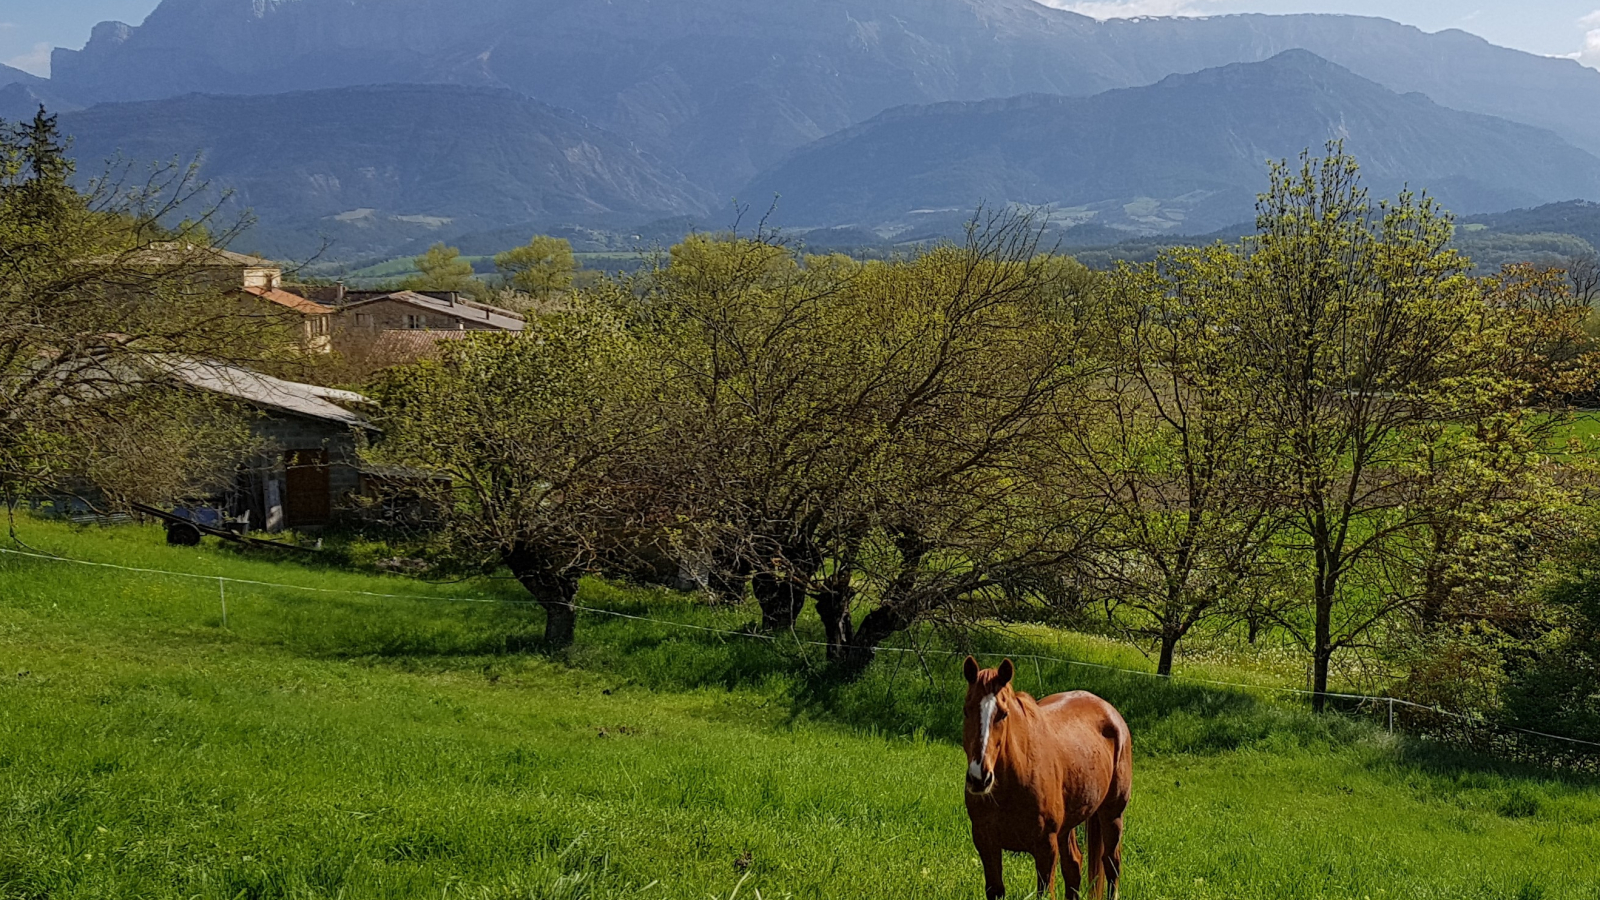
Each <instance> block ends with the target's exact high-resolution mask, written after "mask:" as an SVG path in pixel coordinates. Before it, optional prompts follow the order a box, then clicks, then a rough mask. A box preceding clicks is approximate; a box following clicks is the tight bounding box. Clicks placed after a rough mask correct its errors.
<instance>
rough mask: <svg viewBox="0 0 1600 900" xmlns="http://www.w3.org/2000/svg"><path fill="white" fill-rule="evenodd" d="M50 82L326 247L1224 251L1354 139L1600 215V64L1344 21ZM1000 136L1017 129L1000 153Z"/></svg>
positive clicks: (757, 23)
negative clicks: (1025, 233)
mask: <svg viewBox="0 0 1600 900" xmlns="http://www.w3.org/2000/svg"><path fill="white" fill-rule="evenodd" d="M1294 50H1301V51H1306V52H1305V53H1301V54H1290V55H1289V56H1284V55H1283V54H1284V53H1285V51H1294ZM1313 55H1314V56H1313ZM1241 64H1245V65H1241ZM1257 66H1259V67H1257ZM18 74H25V73H18ZM1173 76H1182V77H1179V78H1176V79H1174V78H1173ZM1279 78H1283V79H1286V80H1287V81H1286V83H1284V84H1274V83H1273V82H1274V80H1275V79H1279ZM29 79H31V76H28V78H21V77H16V76H13V75H9V74H7V73H6V72H0V117H6V118H16V117H20V116H21V115H22V114H24V113H25V112H27V111H29V110H31V109H32V108H34V107H35V105H36V104H38V103H40V102H43V103H44V104H45V105H47V106H49V107H51V108H53V109H59V110H64V111H65V110H72V109H74V108H78V107H91V106H95V104H99V106H95V108H93V109H84V110H82V111H80V112H71V113H69V114H68V115H66V116H65V117H64V122H65V123H66V126H67V130H69V131H70V132H72V133H73V134H74V135H75V137H76V139H77V144H76V146H77V147H78V150H79V154H80V160H81V161H89V162H90V163H92V162H93V161H97V160H98V159H99V158H100V156H101V155H103V154H108V153H109V152H110V151H113V150H117V149H120V150H122V151H123V153H124V156H125V157H127V158H137V159H139V160H140V161H143V159H144V158H145V157H148V156H151V155H152V154H159V156H155V157H154V158H169V157H170V156H173V155H177V156H183V157H188V156H190V155H192V154H193V153H194V152H195V151H205V160H206V162H205V174H206V175H207V177H209V178H210V179H212V180H213V181H214V182H215V183H217V184H219V185H225V186H229V187H232V188H233V189H234V190H235V192H236V193H235V200H234V202H237V203H248V205H249V206H251V207H252V208H253V209H255V211H256V213H257V215H258V216H259V217H260V219H261V222H262V230H261V231H260V232H259V237H260V241H261V248H262V249H267V250H275V249H277V248H279V247H288V246H290V245H291V244H292V245H293V246H295V247H303V246H306V245H308V244H309V243H311V242H312V236H313V235H318V234H326V235H328V236H331V237H333V238H334V239H335V240H337V241H339V242H340V246H341V247H343V248H344V249H343V251H341V252H346V253H347V254H361V253H378V252H382V251H383V250H384V249H385V248H389V249H393V248H397V247H399V246H400V245H401V244H402V243H404V242H406V241H415V240H423V239H428V238H430V237H449V236H451V235H452V234H462V233H465V232H473V233H476V234H490V233H499V232H498V231H497V230H504V229H507V228H510V229H511V232H508V233H514V232H516V231H517V230H519V229H520V230H526V229H529V228H545V229H547V228H551V227H554V226H557V225H563V224H567V225H582V226H583V227H603V228H613V227H614V228H616V229H617V230H618V231H619V232H620V233H625V234H626V233H645V232H646V231H648V229H647V228H645V227H644V226H645V224H646V223H648V222H650V221H652V220H654V219H663V218H670V219H671V220H672V221H679V220H685V221H692V220H694V219H695V218H696V217H700V218H701V220H702V221H706V222H709V223H710V224H711V225H712V226H713V227H714V226H717V225H723V224H726V223H725V222H723V221H722V220H721V219H722V218H725V217H723V216H722V214H721V213H714V214H713V215H712V216H711V218H710V219H705V218H704V217H705V214H706V211H707V210H716V209H719V208H725V207H726V205H727V204H728V203H729V201H730V200H731V199H732V198H733V197H738V198H739V199H740V200H743V201H747V202H751V203H753V204H758V205H761V206H762V207H763V208H764V207H765V204H766V203H767V202H768V201H769V199H770V196H771V195H772V194H773V193H780V194H782V195H783V199H782V200H781V202H780V211H781V216H782V217H783V219H784V220H785V221H793V222H796V223H805V224H807V225H841V224H846V223H863V222H867V223H871V224H872V225H873V226H874V227H875V228H877V229H878V231H879V232H884V233H887V232H892V231H895V230H898V229H902V228H906V227H910V228H911V229H912V231H913V232H914V231H916V230H917V228H919V227H921V226H922V225H924V224H928V225H930V227H933V228H934V230H938V229H940V228H947V227H948V225H949V223H948V222H947V221H941V222H937V223H935V222H934V220H935V219H938V218H939V215H934V214H925V215H923V217H922V218H923V219H926V220H927V221H926V222H923V221H922V220H921V219H914V220H913V221H910V222H908V221H906V218H905V217H906V214H907V213H909V212H910V211H912V210H919V209H940V210H944V209H970V208H971V207H972V206H974V205H975V204H976V203H977V202H978V201H979V200H987V201H988V202H990V203H991V204H1000V203H1007V202H1021V203H1038V204H1050V205H1052V206H1053V207H1055V208H1056V209H1057V210H1058V211H1062V212H1064V213H1065V214H1067V215H1068V216H1069V220H1071V219H1070V217H1071V216H1078V217H1080V218H1081V219H1082V220H1083V221H1086V222H1090V223H1091V225H1092V227H1095V228H1105V227H1112V228H1116V229H1121V230H1124V231H1126V230H1129V229H1131V230H1132V231H1134V232H1146V233H1149V232H1163V231H1173V230H1194V231H1203V230H1206V229H1208V228H1209V227H1213V226H1216V225H1218V224H1219V223H1220V224H1226V222H1225V221H1224V220H1226V219H1227V218H1228V217H1229V216H1236V215H1239V214H1240V213H1241V211H1242V212H1246V213H1247V212H1248V209H1247V202H1248V199H1249V198H1250V197H1251V196H1253V194H1254V192H1255V191H1257V190H1259V189H1260V188H1261V186H1262V184H1263V183H1264V181H1263V180H1262V176H1261V173H1262V172H1263V171H1264V169H1263V163H1264V160H1265V159H1266V158H1267V157H1270V156H1290V155H1293V154H1295V153H1297V152H1299V151H1300V150H1301V149H1304V148H1306V147H1313V148H1314V147H1319V146H1320V145H1321V144H1322V142H1323V141H1324V140H1326V139H1328V138H1330V137H1341V136H1342V137H1346V138H1347V139H1348V141H1349V142H1350V149H1352V150H1354V151H1355V152H1357V153H1358V154H1359V155H1361V156H1362V158H1363V159H1364V161H1365V162H1366V163H1367V165H1368V170H1369V172H1370V173H1371V174H1372V175H1373V177H1374V179H1375V180H1376V182H1378V183H1381V184H1383V185H1384V186H1390V185H1398V184H1399V183H1401V182H1407V183H1410V184H1412V185H1413V186H1416V187H1427V188H1430V189H1432V190H1433V192H1434V193H1435V194H1437V195H1439V196H1441V197H1442V198H1443V199H1446V200H1447V201H1449V202H1452V203H1457V204H1461V205H1462V207H1463V208H1464V209H1469V210H1490V209H1494V208H1496V207H1497V206H1498V207H1499V208H1506V207H1509V206H1514V205H1528V204H1532V203H1537V202H1543V201H1545V200H1554V199H1574V198H1586V199H1600V192H1597V191H1596V189H1595V188H1594V187H1593V185H1594V181H1593V172H1594V171H1595V168H1594V167H1595V161H1596V157H1595V156H1592V155H1591V154H1595V153H1600V116H1596V115H1593V114H1592V113H1593V112H1594V111H1597V110H1600V72H1597V71H1595V70H1592V69H1587V68H1584V67H1583V66H1581V65H1579V64H1578V63H1576V62H1574V61H1572V60H1559V59H1549V58H1544V57H1539V56H1535V55H1532V54H1527V53H1521V52H1518V51H1514V50H1509V49H1506V48H1502V47H1496V46H1493V45H1491V44H1489V43H1488V42H1486V41H1483V40H1482V39H1480V38H1477V37H1474V36H1472V35H1469V34H1467V33H1465V32H1460V31H1445V32H1440V33H1437V34H1427V33H1424V32H1422V31H1420V30H1418V29H1415V28H1411V27H1409V26H1404V25H1399V24H1397V23H1394V22H1390V21H1387V20H1383V19H1375V18H1363V17H1353V16H1325V15H1303V16H1267V15H1244V16H1218V17H1209V18H1146V19H1137V20H1109V21H1104V22H1101V21H1096V20H1094V19H1092V18H1088V17H1085V16H1081V15H1077V14H1074V13H1070V12H1066V11H1062V10H1058V9H1054V8H1050V7H1046V6H1043V5H1041V4H1039V3H1037V2H1034V0H787V2H783V3H752V2H750V0H163V2H162V3H161V4H160V5H159V6H158V7H157V9H156V10H155V11H154V12H153V13H151V14H150V16H149V17H148V18H147V19H146V21H145V22H144V23H143V24H141V25H139V26H137V27H135V26H130V25H125V24H121V23H114V22H112V23H102V24H101V25H99V26H96V28H95V29H94V31H93V33H92V35H91V36H90V39H89V41H88V42H87V44H86V45H85V46H84V47H83V48H82V49H81V50H68V49H61V50H57V51H56V53H55V56H54V58H53V61H52V77H51V79H50V80H49V81H47V82H46V81H40V80H39V79H31V80H29ZM8 80H9V83H8ZM379 84H384V85H389V87H384V88H381V89H380V88H376V87H373V86H374V85H379ZM423 86H427V87H426V88H424V87H423ZM1129 89H1132V90H1129ZM450 91H455V92H457V93H449V92H450ZM197 93H198V94H204V95H209V96H207V97H200V96H194V95H195V94H197ZM1417 95H1421V96H1417ZM263 97H275V98H278V99H275V100H266V99H262V98H263ZM454 98H459V102H458V101H457V99H454ZM247 113H248V114H247ZM1074 123H1076V124H1074ZM991 127H994V128H1002V129H1005V134H1006V135H1007V137H1008V140H1007V141H1005V142H1003V143H1001V144H998V145H997V144H995V143H994V142H991V143H989V144H987V145H986V144H984V141H983V137H982V134H981V133H980V132H981V130H982V129H984V128H991ZM908 142H909V143H908ZM874 153H876V154H881V156H879V157H874V156H871V155H870V154H874ZM902 159H903V163H902V162H897V160H902ZM82 167H83V168H85V169H88V168H93V165H92V164H89V165H84V166H82ZM869 171H871V172H874V173H876V174H875V175H874V176H873V177H872V178H870V179H869V178H867V177H866V173H867V172H869ZM368 211H370V212H368ZM1090 213H1093V216H1090V215H1089V214H1090ZM930 216H931V217H930ZM1235 221H1236V220H1235ZM616 223H625V224H616ZM1085 227H1089V226H1085ZM908 233H910V232H908ZM295 242H298V243H295Z"/></svg>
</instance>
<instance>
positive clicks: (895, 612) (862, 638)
mask: <svg viewBox="0 0 1600 900" xmlns="http://www.w3.org/2000/svg"><path fill="white" fill-rule="evenodd" d="M910 627H911V618H910V617H909V616H906V615H904V614H903V613H901V612H900V610H899V608H898V607H896V606H894V605H893V604H885V605H883V606H880V607H878V608H877V609H875V610H873V611H872V612H870V613H867V616H866V618H864V619H862V620H861V627H860V628H857V629H856V632H855V634H854V635H852V636H851V638H850V640H849V642H847V643H846V644H845V645H844V646H843V647H842V648H841V649H840V652H839V654H838V657H837V659H836V660H835V661H836V662H837V663H838V664H839V666H840V669H841V671H843V672H844V673H846V674H847V675H849V676H850V677H852V678H854V677H857V676H859V675H860V674H861V673H863V672H865V671H866V670H867V666H869V665H871V664H872V660H873V657H875V656H876V655H877V653H878V645H879V644H881V643H883V642H884V641H886V640H888V639H889V638H890V637H891V636H893V635H894V634H895V632H898V631H905V630H906V629H907V628H910Z"/></svg>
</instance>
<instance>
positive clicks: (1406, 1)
mask: <svg viewBox="0 0 1600 900" xmlns="http://www.w3.org/2000/svg"><path fill="white" fill-rule="evenodd" d="M157 2H158V0H0V62H3V63H5V64H6V65H9V66H15V67H16V68H19V69H24V70H26V71H29V72H32V73H34V74H35V75H48V74H49V72H50V48H52V47H82V46H83V43H84V41H86V40H88V38H89V29H90V28H92V27H94V25H95V23H96V22H103V21H106V20H109V19H115V20H118V21H122V22H127V23H129V24H134V25H137V24H138V23H139V22H141V21H143V20H144V17H145V16H146V15H149V13H150V11H151V10H152V9H154V8H155V7H156V4H157ZM1041 2H1045V3H1047V4H1048V5H1050V6H1058V7H1061V8H1063V9H1071V10H1073V11H1075V12H1080V13H1084V14H1085V15H1091V16H1094V17H1096V18H1114V17H1125V16H1141V15H1146V16H1172V15H1186V16H1193V15H1202V16H1203V15H1223V14H1227V13H1242V12H1262V13H1294V12H1326V13H1351V14H1355V15H1368V16H1382V17H1384V18H1388V19H1395V20H1397V21H1400V22H1404V23H1406V24H1408V25H1415V26H1417V27H1418V28H1421V29H1423V30H1425V31H1440V30H1443V29H1446V28H1460V29H1463V30H1465V31H1470V32H1472V33H1473V34H1477V35H1481V36H1483V37H1485V38H1487V39H1489V40H1490V41H1493V42H1494V43H1496V44H1501V45H1504V46H1507V47H1515V48H1517V49H1519V50H1527V51H1529V52H1530V53H1538V54H1541V55H1543V56H1568V57H1572V58H1574V59H1578V60H1580V61H1582V62H1584V63H1585V64H1587V65H1590V66H1594V67H1595V68H1597V69H1600V0H1041Z"/></svg>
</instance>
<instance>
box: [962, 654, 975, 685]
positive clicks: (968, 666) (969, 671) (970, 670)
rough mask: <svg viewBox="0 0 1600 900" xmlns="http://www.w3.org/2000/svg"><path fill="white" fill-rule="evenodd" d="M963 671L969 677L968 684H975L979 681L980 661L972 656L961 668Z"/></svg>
mask: <svg viewBox="0 0 1600 900" xmlns="http://www.w3.org/2000/svg"><path fill="white" fill-rule="evenodd" d="M961 671H963V672H965V673H966V675H967V684H973V683H975V682H976V681H977V680H978V661H977V660H975V659H973V658H972V657H970V656H969V657H967V661H966V663H965V664H964V665H963V666H962V667H961Z"/></svg>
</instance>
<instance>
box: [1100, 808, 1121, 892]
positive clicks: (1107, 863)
mask: <svg viewBox="0 0 1600 900" xmlns="http://www.w3.org/2000/svg"><path fill="white" fill-rule="evenodd" d="M1098 818H1099V819H1100V841H1101V848H1102V849H1101V853H1102V854H1103V856H1102V858H1101V866H1102V868H1103V870H1104V871H1105V873H1106V900H1117V884H1118V882H1120V881H1121V880H1122V813H1121V812H1118V813H1117V814H1116V815H1112V814H1111V813H1110V811H1109V810H1108V811H1106V812H1104V813H1101V814H1100V815H1099V816H1098Z"/></svg>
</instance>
